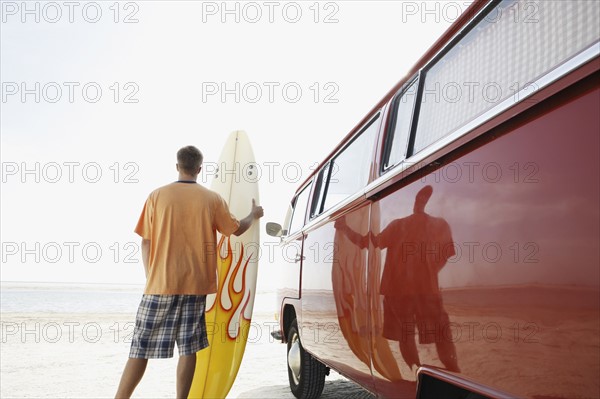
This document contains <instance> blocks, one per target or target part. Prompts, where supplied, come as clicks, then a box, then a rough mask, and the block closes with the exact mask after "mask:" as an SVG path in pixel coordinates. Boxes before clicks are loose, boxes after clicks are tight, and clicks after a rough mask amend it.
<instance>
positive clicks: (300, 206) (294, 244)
mask: <svg viewBox="0 0 600 399" xmlns="http://www.w3.org/2000/svg"><path fill="white" fill-rule="evenodd" d="M311 188H312V181H310V182H309V183H308V184H307V185H306V186H305V187H303V188H302V189H301V190H300V191H299V193H298V194H297V195H296V196H295V197H294V199H293V200H292V203H291V208H290V211H289V215H288V218H286V219H289V220H286V223H285V226H284V232H283V234H284V236H285V238H284V240H283V243H282V255H283V258H284V260H285V263H286V266H285V267H286V270H284V271H283V273H281V276H282V279H281V287H279V295H280V296H281V297H283V298H300V289H301V279H300V270H301V268H302V246H303V244H304V235H303V234H302V227H304V222H305V219H306V208H307V204H308V198H309V196H310V191H311ZM296 311H299V309H296ZM297 317H298V318H299V317H300V315H298V314H297Z"/></svg>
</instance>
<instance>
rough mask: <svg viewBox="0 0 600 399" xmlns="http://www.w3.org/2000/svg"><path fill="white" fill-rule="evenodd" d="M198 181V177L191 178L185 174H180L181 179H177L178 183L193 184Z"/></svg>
mask: <svg viewBox="0 0 600 399" xmlns="http://www.w3.org/2000/svg"><path fill="white" fill-rule="evenodd" d="M197 179H198V176H190V175H187V174H185V173H180V174H179V178H178V179H177V181H193V182H196V180H197Z"/></svg>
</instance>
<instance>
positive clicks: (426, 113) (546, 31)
mask: <svg viewBox="0 0 600 399" xmlns="http://www.w3.org/2000/svg"><path fill="white" fill-rule="evenodd" d="M599 13H600V2H598V1H582V0H569V1H531V0H502V1H501V2H499V3H498V4H497V5H496V6H495V7H492V8H490V10H489V12H488V13H487V14H485V15H482V16H481V17H480V21H479V22H478V23H477V24H476V25H474V26H473V28H472V29H470V31H469V32H468V33H466V34H465V35H464V36H462V37H461V38H460V39H459V40H458V42H457V43H455V44H454V45H453V46H452V47H449V50H447V51H445V52H444V53H442V54H441V55H440V56H439V58H438V59H437V60H436V61H434V63H433V64H432V66H431V67H427V69H426V71H425V78H424V80H423V86H424V87H423V88H422V93H423V94H422V100H421V101H420V111H419V117H418V119H419V120H418V126H417V131H416V136H415V138H414V145H413V151H412V152H411V153H410V154H409V155H412V154H414V153H417V152H419V151H421V150H422V149H424V148H425V147H427V146H429V145H430V144H432V143H434V142H436V141H438V140H439V139H441V138H443V137H445V136H447V135H448V134H450V133H452V132H454V131H456V130H457V129H459V128H460V127H462V126H464V125H466V124H467V123H468V122H471V121H472V120H474V119H475V118H476V117H478V116H480V115H482V114H483V113H485V112H486V111H488V110H490V109H491V108H493V107H494V106H496V105H498V104H500V103H501V102H502V101H504V100H506V99H509V98H511V97H512V98H516V100H518V98H517V97H518V96H517V93H519V92H520V91H521V90H524V89H525V90H526V93H527V90H528V91H529V93H531V92H534V91H536V90H537V88H536V85H535V83H534V82H536V81H537V80H538V79H539V78H541V77H543V76H544V75H545V74H547V73H549V72H551V71H552V70H554V69H555V68H557V67H558V66H560V65H561V64H563V63H564V62H565V61H567V60H569V59H570V58H572V57H574V56H576V55H577V54H579V53H580V52H581V51H583V50H585V49H587V48H589V47H591V46H594V45H596V46H597V45H598V44H597V42H598V35H599V30H600V24H598V19H597V18H598V14H599ZM557 21H561V22H560V23H557ZM526 93H525V94H526ZM525 94H523V93H521V96H522V97H523V96H524V95H525Z"/></svg>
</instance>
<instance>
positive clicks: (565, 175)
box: [267, 0, 600, 398]
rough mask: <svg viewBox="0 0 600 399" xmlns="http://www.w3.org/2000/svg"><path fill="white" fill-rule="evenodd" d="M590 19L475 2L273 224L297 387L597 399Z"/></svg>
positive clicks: (557, 8) (596, 130) (597, 177)
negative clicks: (339, 382)
mask: <svg viewBox="0 0 600 399" xmlns="http://www.w3.org/2000/svg"><path fill="white" fill-rule="evenodd" d="M599 15H600V2H598V1H596V0H591V1H589V0H569V1H563V0H543V1H537V0H536V1H533V0H502V1H478V2H475V3H474V4H472V5H471V6H470V8H468V9H467V10H466V11H465V12H464V13H463V15H462V16H461V17H460V18H459V19H458V20H457V21H456V22H455V23H454V24H453V25H452V26H451V27H450V29H449V30H448V31H447V32H446V33H445V34H444V35H443V36H442V37H441V38H440V39H439V40H438V41H437V42H436V43H435V44H434V45H433V47H432V48H431V49H429V50H428V51H427V52H426V54H425V55H424V56H423V57H422V58H421V59H420V60H419V61H418V63H417V64H416V65H415V66H414V68H413V69H412V70H411V71H410V72H409V74H408V75H407V76H406V77H405V78H403V79H402V80H401V81H400V82H399V83H398V84H397V85H396V86H395V87H394V88H393V89H392V90H391V91H390V92H389V93H388V94H387V95H386V96H385V97H384V98H383V99H382V100H381V101H380V102H379V103H378V104H377V105H376V106H375V107H374V108H373V109H372V110H371V111H370V112H369V113H368V114H367V115H366V116H365V117H364V118H363V119H362V120H361V121H360V122H359V123H358V124H357V125H356V127H355V128H354V129H353V130H352V131H351V132H350V133H349V134H348V135H347V136H346V137H345V138H344V139H343V140H342V141H341V142H340V144H339V145H338V146H337V147H336V148H334V149H333V151H332V152H331V154H330V155H329V156H328V157H327V158H326V159H325V160H323V162H322V163H321V164H320V166H319V168H318V169H317V170H316V171H315V172H314V173H313V175H311V176H310V177H309V178H308V179H307V180H306V181H305V182H304V183H303V184H301V186H300V187H299V188H298V190H297V192H296V194H295V195H294V197H293V199H292V201H291V204H290V209H289V212H288V215H287V217H286V220H285V222H284V224H283V226H282V225H279V224H276V223H270V224H268V226H267V229H268V232H269V234H271V235H274V236H279V237H281V239H282V245H283V248H282V249H283V250H284V251H285V253H287V254H288V256H289V254H290V253H292V252H294V251H296V252H297V256H296V257H295V259H293V261H292V262H289V263H287V264H283V265H281V267H282V268H283V275H284V281H283V282H282V289H281V290H280V291H279V300H280V306H281V308H280V328H281V337H282V341H283V342H285V343H287V347H288V359H287V362H288V372H289V380H290V386H291V389H292V392H293V393H294V395H295V396H296V397H298V398H314V397H318V396H319V395H320V394H321V391H322V389H323V384H324V378H325V375H326V374H327V372H328V370H329V369H335V370H336V371H338V372H339V373H341V374H342V375H344V376H346V377H348V378H349V379H351V380H353V381H355V382H357V383H358V384H360V385H361V386H363V387H364V388H365V389H367V390H368V391H370V392H372V393H374V394H375V395H377V396H379V397H384V398H414V397H417V398H480V397H526V398H584V397H589V398H592V397H595V398H597V397H599V396H600V384H599V381H600V379H599V376H600V244H599V243H600V198H599V196H600V166H599V159H600V72H599V69H600V60H599V53H600V42H599V39H600V23H599V22H598V21H599V19H598V18H599ZM399 46H401V42H400V44H399ZM398 50H399V49H390V51H398ZM365 79H368V76H365Z"/></svg>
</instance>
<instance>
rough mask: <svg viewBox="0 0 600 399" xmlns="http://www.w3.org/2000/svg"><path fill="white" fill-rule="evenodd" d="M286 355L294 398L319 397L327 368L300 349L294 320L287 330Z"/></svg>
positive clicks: (309, 398) (300, 345) (307, 398)
mask: <svg viewBox="0 0 600 399" xmlns="http://www.w3.org/2000/svg"><path fill="white" fill-rule="evenodd" d="M287 355H288V356H287V366H288V367H287V369H288V378H289V380H290V389H291V391H292V393H293V394H294V396H295V397H297V398H298V399H316V398H318V397H319V396H321V393H322V392H323V387H324V386H325V375H326V374H327V367H325V365H324V364H323V363H321V362H319V361H318V360H317V359H315V358H314V357H313V356H312V355H311V354H310V353H308V352H306V351H305V350H304V348H303V347H302V343H301V342H300V332H299V330H298V322H297V320H296V319H294V321H292V324H291V325H290V328H289V330H288V336H287Z"/></svg>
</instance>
